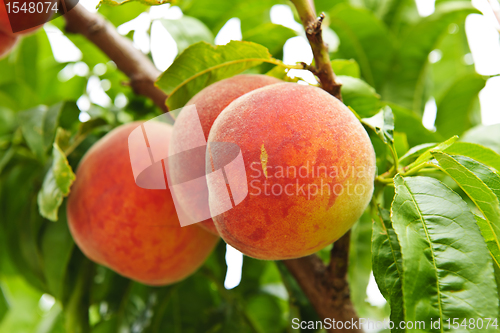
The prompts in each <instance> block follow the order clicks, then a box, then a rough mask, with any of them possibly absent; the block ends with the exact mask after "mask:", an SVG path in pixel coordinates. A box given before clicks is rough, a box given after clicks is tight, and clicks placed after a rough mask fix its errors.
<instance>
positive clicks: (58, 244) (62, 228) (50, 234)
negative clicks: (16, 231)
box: [41, 208, 75, 300]
mask: <svg viewBox="0 0 500 333" xmlns="http://www.w3.org/2000/svg"><path fill="white" fill-rule="evenodd" d="M59 221H60V223H50V224H48V225H47V227H46V228H45V230H44V231H43V234H41V253H42V257H43V261H44V274H45V279H46V281H47V286H48V287H49V290H50V293H51V295H52V296H54V297H55V298H56V299H59V300H60V299H62V296H63V287H64V282H65V277H66V270H67V268H68V264H69V260H70V258H71V254H72V250H73V247H74V245H75V243H74V242H73V238H72V237H71V234H70V232H69V229H68V223H67V221H66V210H65V209H64V208H63V209H62V212H61V216H59Z"/></svg>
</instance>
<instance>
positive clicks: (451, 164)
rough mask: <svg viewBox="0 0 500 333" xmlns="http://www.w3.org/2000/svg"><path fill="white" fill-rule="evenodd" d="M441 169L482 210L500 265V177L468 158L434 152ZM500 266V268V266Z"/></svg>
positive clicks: (486, 235) (485, 229) (487, 236)
mask: <svg viewBox="0 0 500 333" xmlns="http://www.w3.org/2000/svg"><path fill="white" fill-rule="evenodd" d="M433 156H434V157H435V158H436V160H437V161H438V162H439V166H440V168H441V169H442V170H443V171H444V172H445V173H446V174H447V175H449V176H450V177H451V178H453V179H454V180H455V182H456V183H457V184H458V185H459V186H460V188H462V190H463V191H464V192H465V193H466V194H467V195H468V196H469V198H470V199H471V200H472V201H473V202H474V204H475V205H476V207H477V208H478V209H479V210H480V211H481V213H482V214H483V217H484V218H485V222H486V223H480V224H479V227H480V228H481V233H482V234H483V236H484V238H485V240H486V242H487V244H488V248H489V249H490V252H491V254H492V256H493V258H494V260H495V262H496V263H497V265H499V264H500V203H499V198H498V196H499V195H500V176H499V175H498V174H497V173H495V172H493V171H491V170H490V169H489V168H488V167H487V166H485V165H483V164H481V163H479V162H476V161H474V160H472V159H470V158H468V157H460V156H450V155H448V154H445V153H440V152H434V153H433ZM499 266H500V265H499Z"/></svg>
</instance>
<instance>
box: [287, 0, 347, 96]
mask: <svg viewBox="0 0 500 333" xmlns="http://www.w3.org/2000/svg"><path fill="white" fill-rule="evenodd" d="M291 2H292V3H293V4H294V5H295V7H296V8H297V11H298V13H299V16H300V19H301V20H302V25H303V26H304V29H305V31H306V36H307V39H308V40H309V44H311V48H312V52H313V55H314V62H315V70H314V71H312V72H313V74H315V75H316V76H317V77H318V78H319V81H320V83H321V87H322V88H323V89H324V90H326V91H327V92H329V93H330V94H332V95H333V96H335V97H337V98H338V99H340V100H342V95H341V94H340V87H341V86H342V85H341V84H340V83H339V82H338V81H337V78H336V77H335V73H334V72H333V69H332V64H331V63H330V55H329V54H328V46H327V45H326V44H325V43H324V42H323V35H322V29H321V25H322V23H323V19H324V18H325V14H321V15H320V17H318V18H317V17H316V13H315V10H314V6H313V5H312V4H311V2H312V1H311V0H291Z"/></svg>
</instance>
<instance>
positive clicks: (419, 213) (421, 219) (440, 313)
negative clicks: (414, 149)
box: [401, 177, 444, 332]
mask: <svg viewBox="0 0 500 333" xmlns="http://www.w3.org/2000/svg"><path fill="white" fill-rule="evenodd" d="M401 178H402V177H401ZM403 182H404V186H405V187H406V189H407V190H408V192H409V193H410V194H411V200H412V201H413V203H414V204H415V208H416V209H417V212H418V216H419V217H420V221H421V222H422V226H423V228H424V232H425V237H427V241H428V243H429V249H430V250H431V254H432V264H433V266H434V272H435V274H436V285H437V292H438V306H439V317H440V319H441V320H443V319H444V317H443V309H442V307H441V288H440V285H439V276H438V274H437V271H438V268H437V265H436V257H435V255H434V250H433V248H432V242H431V239H430V236H429V231H428V230H427V226H426V225H425V222H424V216H423V214H422V212H421V211H420V207H419V206H418V204H417V202H416V201H415V197H414V195H413V192H412V191H411V190H410V188H409V187H408V186H407V184H406V181H405V180H404V178H403ZM440 331H441V332H444V330H443V328H442V327H441V328H440Z"/></svg>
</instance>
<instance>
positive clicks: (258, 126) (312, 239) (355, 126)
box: [206, 83, 375, 260]
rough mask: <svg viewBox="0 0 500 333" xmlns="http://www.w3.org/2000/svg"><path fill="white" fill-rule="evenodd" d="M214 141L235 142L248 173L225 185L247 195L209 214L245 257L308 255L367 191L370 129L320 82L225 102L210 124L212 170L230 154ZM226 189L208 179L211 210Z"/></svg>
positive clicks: (336, 233) (358, 210)
mask: <svg viewBox="0 0 500 333" xmlns="http://www.w3.org/2000/svg"><path fill="white" fill-rule="evenodd" d="M212 142H228V143H234V144H237V145H238V146H239V147H240V149H241V152H242V155H243V160H244V165H245V170H246V176H247V179H246V180H244V179H243V180H241V179H240V182H239V183H238V185H236V186H235V184H231V191H232V193H236V192H234V191H238V192H240V193H241V192H244V191H245V189H244V188H245V187H248V195H247V197H246V198H245V199H244V200H243V201H242V202H241V203H239V204H238V205H236V206H235V207H233V209H231V210H228V211H226V212H225V213H223V214H220V215H218V216H216V217H214V219H213V220H214V223H215V226H216V227H217V230H218V231H219V234H220V235H221V237H222V238H223V239H224V240H225V241H226V242H227V243H228V244H230V245H231V246H233V247H235V248H236V249H238V250H240V251H241V252H243V253H244V254H246V255H248V256H251V257H254V258H258V259H266V260H283V259H292V258H298V257H303V256H307V255H309V254H312V253H314V252H316V251H318V250H320V249H322V248H323V247H325V246H326V245H328V244H330V243H332V242H334V241H336V240H337V239H339V238H340V237H341V236H342V235H344V234H345V233H346V232H347V231H348V230H349V229H350V228H351V227H352V225H353V224H354V223H355V222H356V221H357V220H358V218H359V217H360V216H361V214H362V213H363V211H364V210H365V208H366V207H367V205H368V203H369V201H370V198H371V196H372V192H373V181H374V176H375V153H374V150H373V146H372V144H371V142H370V139H369V137H368V134H367V133H366V131H365V130H364V128H363V127H362V125H361V124H360V122H359V121H358V120H357V119H356V117H355V116H354V115H353V114H352V112H351V111H350V110H349V109H348V108H347V107H346V106H345V105H344V104H343V103H342V102H340V101H339V100H338V99H336V98H335V97H333V96H331V95H330V94H328V93H326V92H325V91H323V90H322V89H320V88H317V87H313V86H305V85H299V84H295V83H281V84H275V85H271V86H267V87H263V88H260V89H257V90H254V91H252V92H250V93H248V94H245V95H244V96H241V97H240V98H238V99H237V100H235V101H234V102H233V103H231V104H230V105H229V106H228V107H227V108H225V109H224V111H223V112H222V113H221V114H220V115H219V117H218V118H217V119H216V121H215V123H214V124H213V126H212V129H211V130H210V135H209V138H208V154H207V160H206V165H207V169H209V170H212V171H214V168H213V165H223V164H224V163H225V161H223V160H224V159H227V158H228V157H227V156H228V155H232V154H234V153H233V152H231V151H229V150H230V149H229V150H226V149H227V145H212V144H211V143H212ZM226 173H229V171H228V170H226ZM229 181H231V180H229ZM227 188H228V186H227V185H226V184H224V183H222V184H220V183H216V182H211V181H208V189H209V193H210V195H209V203H210V209H211V210H217V209H218V207H221V206H222V205H223V202H224V197H225V195H226V193H227ZM231 196H232V195H231ZM233 201H234V200H233Z"/></svg>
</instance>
